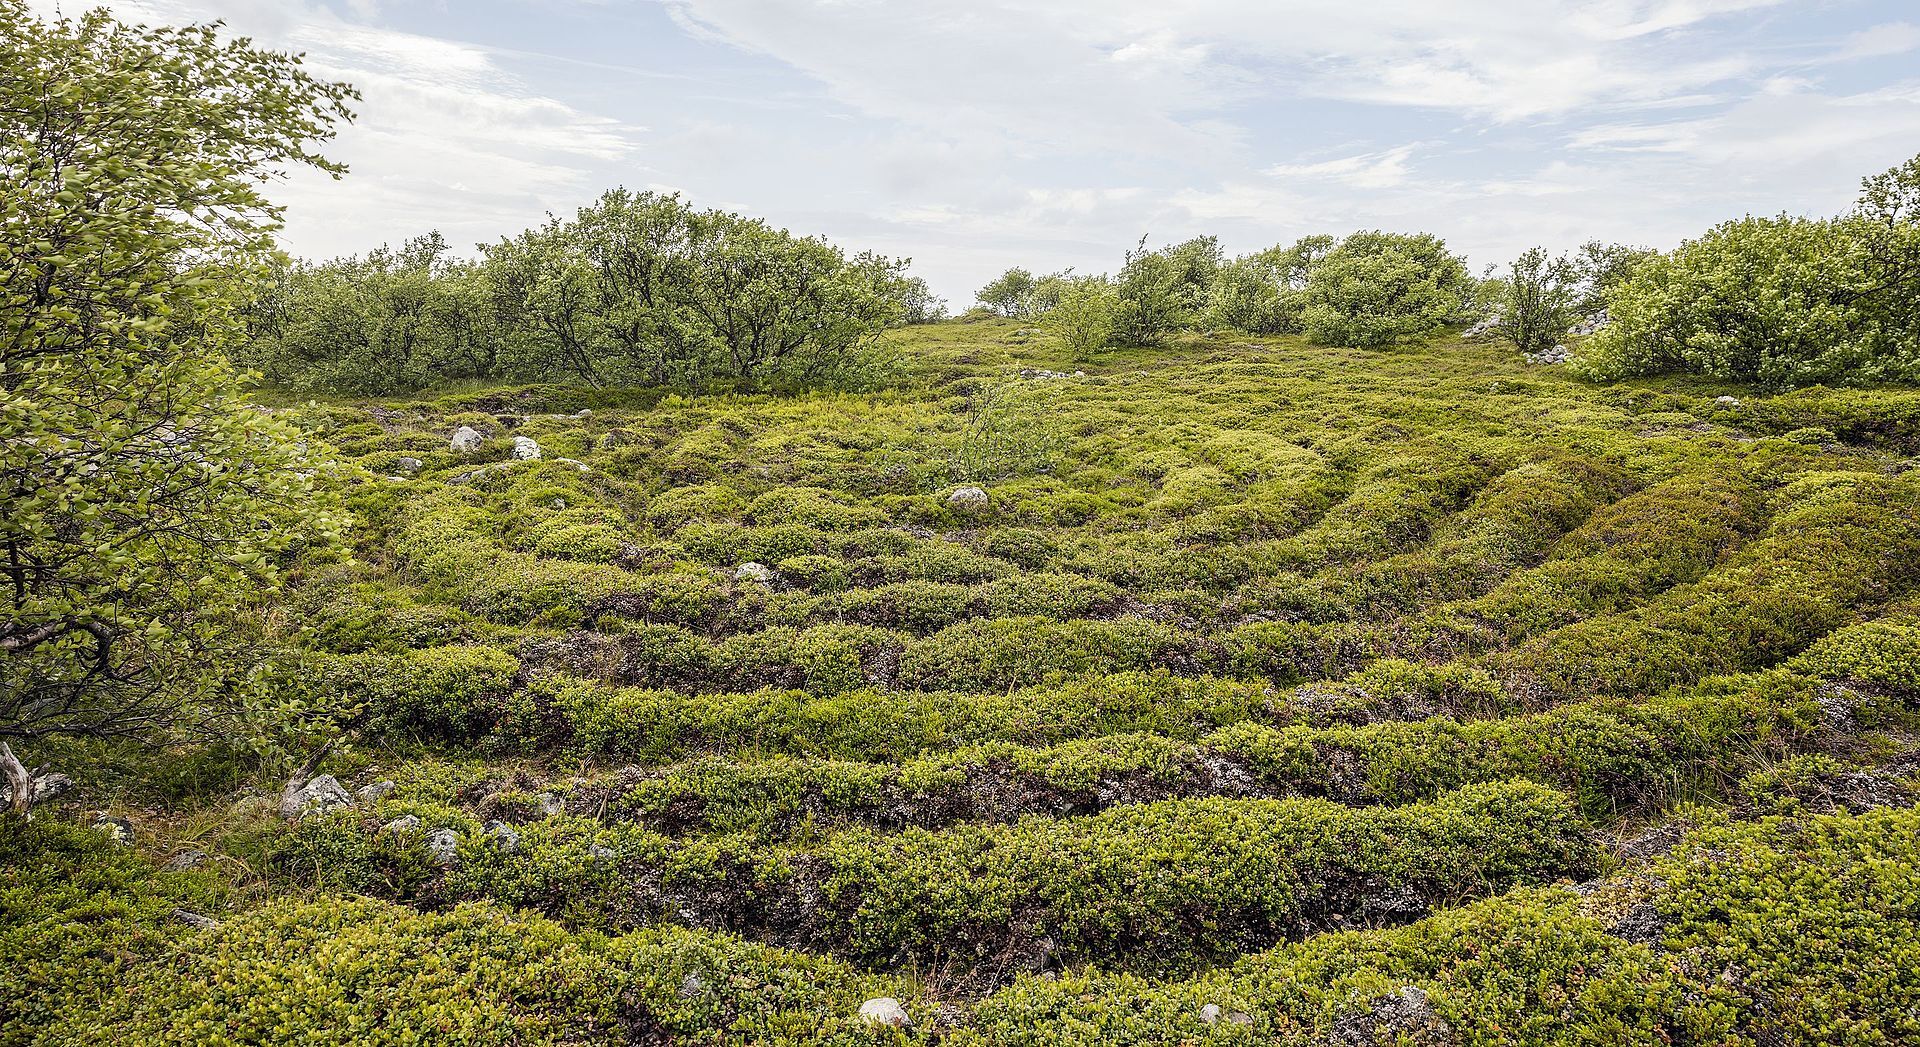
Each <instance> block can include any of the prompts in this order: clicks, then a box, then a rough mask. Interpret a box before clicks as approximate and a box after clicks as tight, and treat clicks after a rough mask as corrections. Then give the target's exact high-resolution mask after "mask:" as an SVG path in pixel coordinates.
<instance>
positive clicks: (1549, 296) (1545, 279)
mask: <svg viewBox="0 0 1920 1047" xmlns="http://www.w3.org/2000/svg"><path fill="white" fill-rule="evenodd" d="M1576 279H1577V271H1576V269H1575V268H1574V264H1573V262H1571V261H1569V260H1568V259H1566V258H1565V257H1561V258H1550V257H1548V256H1547V252H1546V250H1545V249H1543V248H1539V247H1534V248H1530V249H1528V250H1527V252H1526V253H1525V254H1522V255H1521V256H1520V257H1519V258H1516V259H1514V262H1513V264H1512V265H1511V266H1509V267H1508V273H1507V280H1506V284H1505V294H1504V295H1503V296H1502V297H1501V300H1500V335H1501V337H1503V338H1505V339H1507V340H1508V341H1510V342H1512V343H1513V345H1514V347H1515V348H1516V349H1519V350H1520V351H1521V352H1523V353H1528V354H1533V355H1538V354H1540V353H1544V352H1546V351H1547V350H1549V349H1551V348H1553V347H1554V345H1555V344H1557V343H1558V342H1559V341H1560V339H1562V338H1564V337H1566V333H1567V328H1568V326H1569V325H1571V324H1572V323H1573V320H1574V307H1575V291H1576V287H1575V282H1576Z"/></svg>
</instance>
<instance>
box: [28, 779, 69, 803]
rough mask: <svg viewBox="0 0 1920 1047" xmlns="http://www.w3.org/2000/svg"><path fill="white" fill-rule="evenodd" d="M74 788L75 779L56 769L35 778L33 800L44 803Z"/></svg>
mask: <svg viewBox="0 0 1920 1047" xmlns="http://www.w3.org/2000/svg"><path fill="white" fill-rule="evenodd" d="M72 788H73V779H72V778H69V777H67V776H66V775H64V774H61V773H59V772H58V771H55V772H54V773H52V774H43V775H41V776H40V777H38V778H35V779H34V780H33V802H34V803H42V802H44V801H47V800H51V799H53V798H54V797H56V796H59V795H60V794H61V793H64V792H66V791H67V790H69V789H72Z"/></svg>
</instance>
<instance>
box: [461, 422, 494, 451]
mask: <svg viewBox="0 0 1920 1047" xmlns="http://www.w3.org/2000/svg"><path fill="white" fill-rule="evenodd" d="M486 442H487V438H486V437H484V436H481V435H480V430H478V429H475V428H474V427H473V426H470V425H463V426H461V427H460V428H458V429H455V430H454V431H453V450H454V452H455V453H456V454H472V453H474V452H475V451H478V450H479V449H480V446H481V445H482V444H484V443H486Z"/></svg>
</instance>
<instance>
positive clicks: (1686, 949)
mask: <svg viewBox="0 0 1920 1047" xmlns="http://www.w3.org/2000/svg"><path fill="white" fill-rule="evenodd" d="M1916 870H1920V812H1916V811H1913V810H1882V811H1872V812H1868V813H1864V814H1859V815H1833V816H1826V817H1815V818H1767V819H1763V820H1761V821H1759V822H1757V823H1753V824H1740V823H1727V824H1719V825H1715V826H1712V827H1710V828H1707V829H1705V830H1702V831H1700V832H1699V833H1698V834H1696V835H1695V836H1694V837H1692V838H1691V839H1689V840H1688V841H1687V842H1686V843H1685V844H1684V845H1683V846H1681V847H1680V848H1679V849H1678V850H1676V851H1675V852H1674V853H1673V854H1672V855H1670V856H1668V857H1665V858H1662V859H1660V860H1658V861H1656V862H1655V863H1653V865H1652V867H1651V868H1649V869H1647V870H1645V871H1644V872H1636V873H1635V874H1633V875H1629V876H1625V877H1622V878H1621V879H1619V880H1617V881H1613V882H1610V883H1608V884H1606V885H1602V886H1601V887H1600V889H1599V890H1595V891H1591V892H1588V893H1584V894H1583V893H1581V892H1578V891H1574V890H1568V889H1564V888H1552V889H1547V890H1534V889H1527V890H1520V891H1514V892H1512V893H1509V894H1507V895H1505V896H1502V897H1500V898H1496V899H1492V900H1489V901H1485V902H1480V903H1477V904H1474V905H1471V906H1467V907H1465V908H1462V909H1458V910H1454V911H1451V912H1446V913H1442V914H1439V915H1436V916H1433V917H1431V918H1429V919H1426V920H1423V921H1421V922H1419V923H1416V924H1413V925H1412V926H1409V927H1405V928H1400V929H1395V930H1387V931H1371V932H1364V933H1350V934H1329V935H1322V936H1320V937H1318V938H1314V939H1312V940H1310V941H1306V942H1302V943H1299V944H1294V945H1287V946H1283V947H1281V948H1279V949H1275V950H1273V951H1271V952H1268V953H1263V954H1260V955H1257V956H1249V957H1247V958H1245V959H1242V960H1241V961H1239V962H1238V963H1236V964H1234V965H1233V966H1232V967H1230V968H1227V969H1224V970H1221V971H1218V972H1212V973H1208V974H1206V975H1203V976H1200V977H1197V978H1194V979H1191V980H1187V981H1177V982H1160V983H1156V982H1150V981H1147V980H1144V979H1140V978H1137V977H1131V976H1127V975H1116V974H1106V973H1098V972H1088V973H1084V974H1075V975H1071V976H1066V977H1060V978H1048V979H1042V978H1027V979H1022V980H1021V981H1020V982H1019V983H1017V984H1015V985H1013V986H1011V987H1009V988H1007V989H1005V990H1003V991H1001V992H999V993H996V994H994V995H992V996H989V997H987V998H986V999H985V1000H982V1001H981V1002H980V1003H979V1004H977V1005H976V1006H975V1007H974V1008H972V1010H971V1014H970V1019H971V1021H970V1023H969V1027H968V1028H967V1029H965V1030H963V1031H961V1032H959V1033H956V1034H954V1035H950V1036H948V1037H947V1038H946V1039H945V1041H944V1042H947V1043H954V1044H967V1045H979V1047H985V1045H993V1047H1041V1045H1048V1047H1053V1045H1067V1047H1077V1045H1081V1044H1086V1045H1093V1044H1098V1045H1100V1047H1131V1045H1137V1047H1146V1045H1165V1047H1174V1045H1193V1044H1244V1043H1275V1044H1298V1045H1302V1047H1305V1045H1308V1044H1313V1045H1319V1044H1325V1043H1329V1042H1332V1043H1416V1044H1430V1043H1431V1044H1439V1043H1473V1044H1481V1043H1485V1044H1494V1043H1498V1044H1512V1045H1545V1044H1573V1043H1593V1044H1598V1043H1608V1044H1626V1043H1633V1044H1667V1043H1728V1044H1733V1043H1740V1044H1750V1043H1760V1044H1789V1045H1801V1044H1804V1045H1807V1047H1813V1045H1816V1044H1841V1043H1845V1044H1887V1045H1892V1044H1898V1043H1907V1042H1910V1041H1912V1040H1913V1039H1914V1038H1916V1037H1920V1015H1917V1014H1916V1013H1915V1011H1914V1009H1913V1007H1912V1006H1911V1001H1912V1000H1913V999H1914V998H1915V997H1916V996H1920V921H1916V920H1914V918H1913V905H1914V901H1913V899H1914V898H1915V896H1916V892H1920V872H1917V871H1916Z"/></svg>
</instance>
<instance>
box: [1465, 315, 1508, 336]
mask: <svg viewBox="0 0 1920 1047" xmlns="http://www.w3.org/2000/svg"><path fill="white" fill-rule="evenodd" d="M1499 333H1500V317H1499V316H1498V315H1497V314H1496V315H1494V316H1488V317H1484V318H1482V319H1480V320H1477V321H1475V322H1474V324H1473V326H1472V327H1469V328H1467V329H1466V330H1464V331H1462V332H1460V337H1462V338H1492V337H1493V336H1494V335H1496V334H1499Z"/></svg>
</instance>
